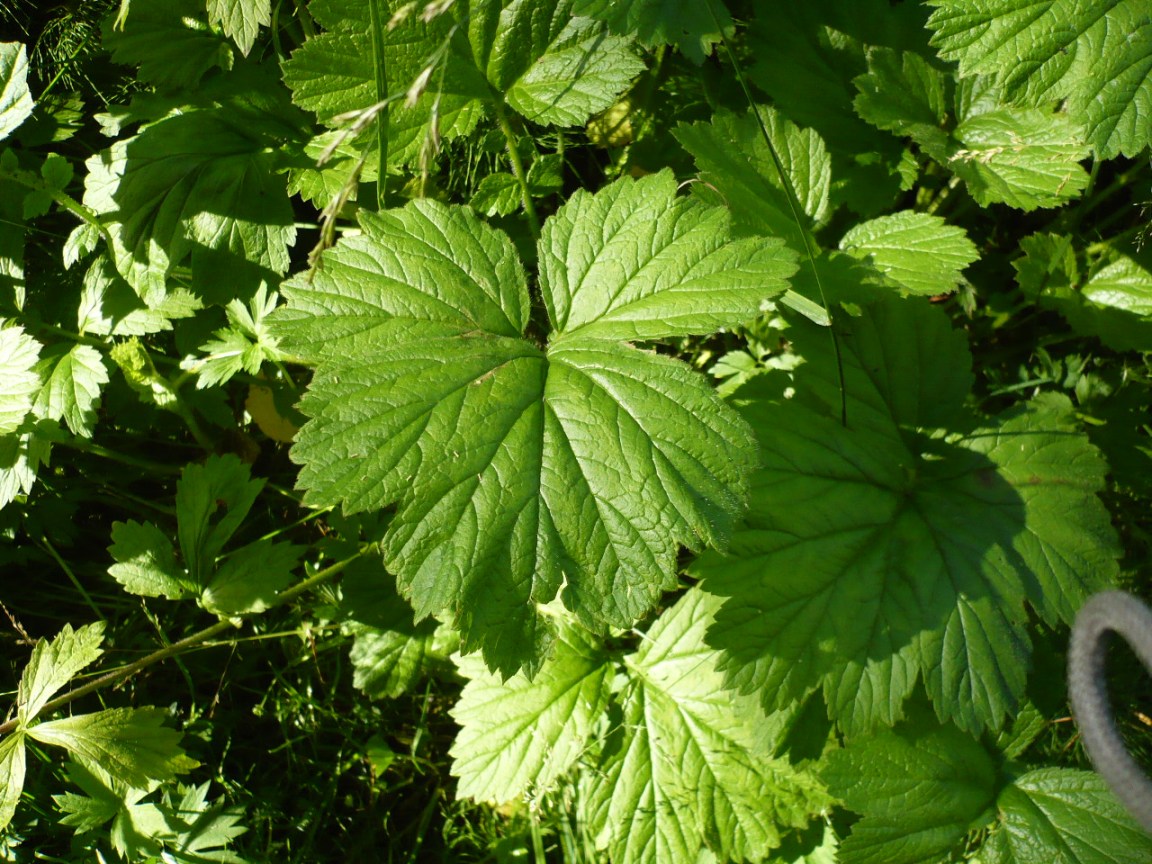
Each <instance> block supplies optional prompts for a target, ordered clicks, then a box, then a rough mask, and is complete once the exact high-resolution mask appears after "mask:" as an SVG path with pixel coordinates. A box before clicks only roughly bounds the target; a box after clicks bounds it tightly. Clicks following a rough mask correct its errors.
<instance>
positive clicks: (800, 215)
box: [705, 0, 848, 426]
mask: <svg viewBox="0 0 1152 864" xmlns="http://www.w3.org/2000/svg"><path fill="white" fill-rule="evenodd" d="M712 3H713V0H705V4H706V5H707V6H708V12H709V14H710V15H711V16H712V22H713V23H714V24H715V25H716V30H717V32H718V33H719V34H720V40H721V41H722V42H723V43H724V50H725V51H727V52H728V59H729V60H731V61H732V69H733V71H734V72H735V73H736V80H737V81H739V82H740V87H741V89H742V90H743V91H744V98H745V100H746V101H747V102H748V107H749V108H751V109H752V114H753V116H754V117H755V118H756V124H757V125H758V126H759V127H760V137H762V138H763V139H764V143H765V144H767V145H768V153H769V154H770V155H771V156H772V164H773V166H775V168H776V173H777V175H778V176H779V177H780V184H781V185H782V186H783V187H784V192H785V196H786V197H787V199H788V208H789V209H790V210H791V211H792V221H793V222H795V223H796V227H797V228H798V229H799V231H800V239H801V241H802V242H803V243H804V253H805V255H806V256H807V258H808V263H809V265H810V266H811V267H812V276H813V278H814V279H815V280H816V289H817V290H818V291H819V292H820V303H821V304H822V305H823V306H824V311H825V312H826V313H827V314H828V318H829V320H831V318H832V310H831V309H830V308H829V306H828V297H827V296H826V295H825V293H824V283H823V281H821V279H820V268H819V267H818V266H816V241H815V239H814V238H813V237H812V232H811V231H810V230H809V228H808V224H807V222H806V221H805V218H804V217H805V214H804V210H803V208H802V207H801V206H800V199H799V197H798V196H797V195H796V188H795V187H794V186H793V185H792V178H791V177H789V176H788V172H786V171H785V170H784V163H783V161H781V159H780V154H779V153H777V152H776V147H775V145H773V143H772V137H771V136H770V135H769V134H768V127H766V126H765V125H764V118H763V117H761V116H760V109H758V108H757V107H756V100H755V99H754V98H753V96H752V90H751V88H750V87H749V86H748V82H747V80H746V79H745V78H744V70H743V69H742V68H741V66H740V62H739V61H738V60H737V59H736V53H735V52H734V51H733V50H732V43H731V42H729V41H728V36H727V34H725V32H724V28H723V27H722V26H721V25H720V19H719V17H718V16H717V15H716V9H715V7H714V6H713V5H712ZM828 333H829V335H830V336H831V337H832V349H833V353H834V354H835V356H836V375H837V378H838V379H839V383H840V425H842V426H847V425H848V393H847V391H846V389H845V387H844V358H843V356H842V355H841V351H840V339H839V338H838V337H837V336H836V329H835V327H833V326H830V327H829V328H828Z"/></svg>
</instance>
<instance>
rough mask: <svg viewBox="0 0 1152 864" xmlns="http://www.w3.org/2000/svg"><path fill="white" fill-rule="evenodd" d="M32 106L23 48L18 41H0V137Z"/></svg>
mask: <svg viewBox="0 0 1152 864" xmlns="http://www.w3.org/2000/svg"><path fill="white" fill-rule="evenodd" d="M34 107H35V103H34V102H33V101H32V95H31V94H30V93H29V92H28V52H27V50H26V49H25V48H24V45H23V43H20V42H0V141H3V140H4V139H5V138H7V137H8V136H9V135H11V134H12V133H13V132H14V131H15V130H16V128H17V127H19V126H20V124H21V123H23V122H24V121H25V120H27V119H28V117H29V115H31V114H32V109H33V108H34Z"/></svg>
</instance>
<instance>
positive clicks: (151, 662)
mask: <svg viewBox="0 0 1152 864" xmlns="http://www.w3.org/2000/svg"><path fill="white" fill-rule="evenodd" d="M370 548H372V546H371V544H369V545H367V546H365V547H364V548H362V549H361V550H360V551H359V552H357V553H356V554H355V555H353V556H352V557H350V558H346V559H344V560H343V561H338V562H336V563H335V564H333V565H332V566H330V567H325V568H324V569H323V570H321V571H320V572H318V573H316V574H314V575H312V576H309V577H308V578H307V579H305V580H303V581H302V582H298V583H297V584H296V585H293V586H292V587H291V588H289V589H287V590H286V591H283V592H281V594H280V596H278V597H277V598H276V600H275V602H274V603H272V605H271V606H269V607H268V608H269V609H272V608H275V607H277V606H284V605H286V604H287V603H290V602H292V601H293V600H295V599H296V598H297V597H299V596H300V595H301V594H306V593H307V592H309V591H311V590H312V589H313V588H315V587H317V586H318V585H322V584H324V583H325V582H327V581H328V580H329V579H331V578H332V577H333V576H336V575H338V574H339V573H341V572H343V571H344V569H345V568H346V567H347V566H348V565H349V564H351V563H352V562H353V561H355V560H356V559H357V558H359V557H360V556H361V555H364V554H365V553H366V552H367V551H368V550H369V549H370ZM236 626H237V625H235V624H234V623H233V622H232V621H217V622H216V623H215V624H213V625H212V626H210V627H205V628H204V629H203V630H199V631H197V632H196V633H193V634H192V635H191V636H187V637H185V638H183V639H181V640H180V641H178V642H173V643H172V644H171V645H166V646H165V647H163V648H161V649H159V650H158V651H153V652H152V653H151V654H148V655H146V656H144V657H141V658H140V659H139V660H136V661H134V662H132V663H129V664H128V665H127V666H121V667H120V668H119V669H113V670H112V671H111V672H106V673H104V674H103V675H101V676H99V677H98V678H93V679H92V680H91V681H89V682H88V683H87V684H84V685H82V686H80V687H77V688H75V689H74V690H69V691H68V692H67V693H64V694H62V695H60V696H57V697H56V698H55V699H50V700H48V701H47V702H46V703H44V707H43V708H41V709H40V711H39V712H38V713H37V714H36V717H40V716H42V715H45V714H50V713H52V712H53V711H56V710H58V709H60V708H63V707H64V706H65V705H67V704H68V703H69V702H72V701H73V700H75V699H79V698H80V697H81V696H87V695H88V694H89V693H94V692H96V691H97V690H100V689H102V688H104V687H107V686H108V685H109V684H116V683H119V682H120V681H123V680H124V679H125V678H130V677H131V676H133V675H135V674H136V673H137V672H141V671H143V670H144V669H147V668H148V667H149V666H155V665H156V664H157V663H160V662H161V661H163V660H167V659H168V658H170V657H176V656H177V655H179V654H183V653H184V652H185V651H187V650H188V649H189V648H195V647H196V646H198V645H201V644H202V643H204V642H207V641H208V640H209V639H212V638H214V637H216V636H219V635H220V634H221V633H226V632H228V631H229V630H231V629H233V628H234V627H236ZM29 719H35V718H29ZM17 725H18V723H17V721H16V720H14V719H13V720H9V721H8V722H7V723H0V735H8V734H10V733H12V732H15V731H16V727H17Z"/></svg>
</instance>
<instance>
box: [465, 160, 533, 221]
mask: <svg viewBox="0 0 1152 864" xmlns="http://www.w3.org/2000/svg"><path fill="white" fill-rule="evenodd" d="M521 201H523V197H522V195H521V193H520V183H519V181H518V180H517V179H516V178H515V177H513V176H512V175H511V174H509V173H507V172H505V171H498V172H496V173H495V174H488V175H486V176H485V177H484V178H483V179H482V180H481V181H480V182H479V183H477V184H476V192H475V194H474V195H473V196H472V201H471V204H472V209H474V210H475V211H476V212H478V213H483V214H484V215H485V216H507V215H508V214H509V213H515V212H516V211H517V210H519V209H520V206H521Z"/></svg>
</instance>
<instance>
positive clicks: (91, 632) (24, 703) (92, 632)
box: [16, 621, 104, 726]
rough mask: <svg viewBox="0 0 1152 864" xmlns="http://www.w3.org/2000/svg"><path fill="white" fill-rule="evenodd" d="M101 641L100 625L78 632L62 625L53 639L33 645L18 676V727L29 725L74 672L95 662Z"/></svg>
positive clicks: (85, 627)
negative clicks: (30, 654) (30, 653)
mask: <svg viewBox="0 0 1152 864" xmlns="http://www.w3.org/2000/svg"><path fill="white" fill-rule="evenodd" d="M103 639H104V623H103V622H102V621H100V622H97V623H95V624H87V625H85V626H83V627H81V628H80V629H79V630H73V629H72V625H71V624H65V625H64V627H63V628H62V629H61V630H60V632H59V633H57V634H56V636H55V638H53V639H51V640H44V639H40V640H39V641H37V642H36V647H34V648H33V649H32V656H31V657H30V658H29V659H28V665H27V666H25V667H24V671H23V672H22V673H21V675H20V687H19V690H18V691H17V694H16V716H17V719H18V720H19V722H20V725H21V726H27V725H28V724H29V723H31V722H32V721H33V720H34V719H35V717H36V715H37V714H39V713H40V711H41V709H42V708H43V707H44V704H45V703H46V702H47V701H48V700H49V699H51V698H52V696H53V695H54V694H55V693H56V691H57V690H60V689H61V688H63V687H64V686H66V685H67V684H68V682H69V681H71V680H72V678H73V677H74V676H75V675H76V673H77V672H79V671H80V670H82V669H84V668H85V667H86V666H90V665H91V664H92V663H94V662H96V659H97V658H98V657H99V656H100V655H101V654H103V653H104V650H103V649H102V648H101V647H100V642H101V641H102V640H103Z"/></svg>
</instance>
